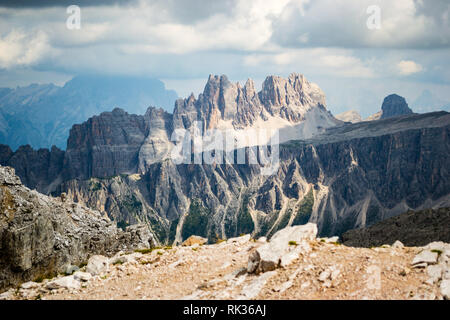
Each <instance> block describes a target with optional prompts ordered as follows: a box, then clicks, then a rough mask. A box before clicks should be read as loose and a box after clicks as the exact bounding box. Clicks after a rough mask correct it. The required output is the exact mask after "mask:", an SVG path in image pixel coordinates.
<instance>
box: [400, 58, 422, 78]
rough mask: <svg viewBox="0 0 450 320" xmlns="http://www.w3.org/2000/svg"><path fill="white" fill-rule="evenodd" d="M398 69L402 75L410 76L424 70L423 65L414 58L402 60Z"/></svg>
mask: <svg viewBox="0 0 450 320" xmlns="http://www.w3.org/2000/svg"><path fill="white" fill-rule="evenodd" d="M397 69H398V71H399V72H400V74H401V75H404V76H408V75H410V74H413V73H418V72H420V71H422V70H423V67H422V66H421V65H420V64H418V63H415V62H414V61H412V60H402V61H400V62H399V63H398V64H397Z"/></svg>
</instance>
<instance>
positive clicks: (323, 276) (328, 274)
mask: <svg viewBox="0 0 450 320" xmlns="http://www.w3.org/2000/svg"><path fill="white" fill-rule="evenodd" d="M330 277H331V272H330V270H328V269H327V270H325V271H322V272H321V273H320V275H319V281H320V282H325V281H326V280H327V279H329V278H330Z"/></svg>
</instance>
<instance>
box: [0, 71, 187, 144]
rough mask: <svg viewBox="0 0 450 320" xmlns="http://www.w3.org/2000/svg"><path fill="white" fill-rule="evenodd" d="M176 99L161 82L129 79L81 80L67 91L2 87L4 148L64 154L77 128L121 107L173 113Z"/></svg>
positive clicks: (51, 87)
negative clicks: (55, 149) (52, 150)
mask: <svg viewBox="0 0 450 320" xmlns="http://www.w3.org/2000/svg"><path fill="white" fill-rule="evenodd" d="M177 97H178V96H177V94H176V92H175V91H173V90H167V89H166V88H165V86H164V83H163V82H161V81H160V80H157V79H152V78H147V77H128V76H99V75H82V76H76V77H74V78H73V79H72V80H70V81H68V82H67V83H66V84H65V85H64V86H63V87H58V86H55V85H54V84H44V85H40V84H31V85H29V86H26V87H17V88H15V89H9V88H0V143H2V144H7V145H9V146H10V147H11V148H12V149H13V150H15V149H17V148H18V147H19V146H20V145H26V144H29V145H31V146H32V147H34V148H48V147H51V146H52V145H56V146H57V147H59V148H62V149H65V147H66V142H67V138H68V136H69V130H70V128H71V127H72V125H73V124H76V123H81V122H83V121H86V120H87V119H88V118H89V117H91V116H93V115H95V114H99V113H101V112H104V111H111V110H113V109H114V108H116V107H120V108H122V109H124V110H126V111H127V112H129V113H136V114H144V113H145V111H146V110H147V108H148V107H149V106H158V107H162V108H163V109H165V110H168V111H172V109H173V105H174V102H175V100H176V98H177Z"/></svg>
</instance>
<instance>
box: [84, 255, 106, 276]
mask: <svg viewBox="0 0 450 320" xmlns="http://www.w3.org/2000/svg"><path fill="white" fill-rule="evenodd" d="M108 270H109V259H108V258H107V257H104V256H101V255H95V256H92V257H90V258H89V261H88V264H87V266H86V272H88V273H90V274H91V275H93V276H96V275H100V274H102V273H104V272H107V271H108Z"/></svg>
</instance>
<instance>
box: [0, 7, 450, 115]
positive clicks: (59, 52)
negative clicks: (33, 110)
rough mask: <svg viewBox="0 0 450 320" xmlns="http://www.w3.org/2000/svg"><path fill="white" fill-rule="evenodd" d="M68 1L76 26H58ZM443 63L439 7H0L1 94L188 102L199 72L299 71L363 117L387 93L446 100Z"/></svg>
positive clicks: (198, 86)
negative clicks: (91, 90) (125, 89)
mask: <svg viewBox="0 0 450 320" xmlns="http://www.w3.org/2000/svg"><path fill="white" fill-rule="evenodd" d="M71 4H76V5H78V6H79V7H80V10H81V11H80V12H81V25H80V29H69V28H68V27H67V23H66V22H67V19H68V18H69V16H70V14H68V13H67V7H68V6H69V5H71ZM377 8H379V9H380V11H379V13H380V15H379V17H380V19H379V22H380V24H379V25H377V24H376V22H377V21H378V20H377V14H376V12H377V11H376V10H377ZM374 10H375V11H374ZM374 23H375V24H374ZM374 26H375V27H374ZM449 57H450V1H448V0H433V1H430V0H396V1H392V0H378V1H377V0H369V1H365V0H222V1H219V0H217V1H211V0H155V1H140V0H128V1H87V0H86V1H77V0H72V1H64V0H63V1H51V0H41V1H32V0H31V1H27V0H22V1H17V0H15V1H0V86H1V87H15V86H17V85H27V84H30V83H33V82H38V83H48V82H54V83H57V84H62V83H64V81H66V80H68V79H70V78H71V77H73V76H74V75H76V74H83V73H101V74H111V75H116V74H117V75H140V76H142V75H144V76H149V77H155V78H159V79H161V80H163V81H164V82H165V83H166V86H167V87H168V88H170V89H175V90H176V91H177V92H178V94H179V95H180V96H187V95H188V94H189V93H190V92H191V91H193V92H194V93H196V94H198V93H199V92H200V91H201V90H202V89H203V86H204V84H205V81H206V79H207V77H208V75H209V74H226V75H227V76H228V77H229V79H230V80H232V81H245V80H246V79H247V78H248V77H250V78H253V79H255V80H256V82H257V83H259V84H260V83H261V82H262V81H263V79H264V78H265V76H267V75H269V74H276V75H281V76H287V75H288V74H289V73H291V72H299V73H303V74H304V75H305V76H306V77H307V78H308V79H309V80H311V81H313V82H316V83H317V84H318V85H319V86H320V87H321V88H322V89H323V90H324V92H325V93H326V95H327V101H328V108H329V109H330V110H331V111H332V112H333V113H339V112H342V111H345V110H348V109H355V110H358V111H359V112H360V113H361V114H362V115H363V116H368V115H370V114H372V113H374V112H376V111H378V110H379V109H380V106H381V103H382V101H383V98H384V96H386V95H388V94H390V93H398V94H400V95H402V96H404V97H405V98H406V99H407V101H408V102H409V103H411V102H413V101H414V100H415V99H416V98H417V97H418V96H419V95H420V94H421V93H422V91H423V90H429V91H430V92H431V93H432V94H433V96H434V97H435V98H436V99H438V100H441V101H444V102H450V59H449Z"/></svg>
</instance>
